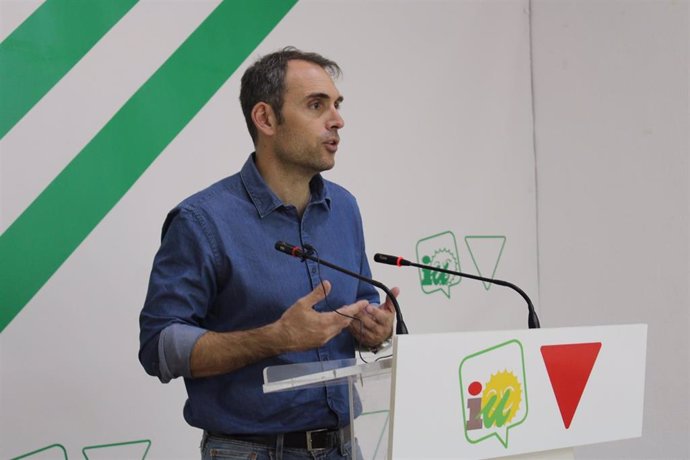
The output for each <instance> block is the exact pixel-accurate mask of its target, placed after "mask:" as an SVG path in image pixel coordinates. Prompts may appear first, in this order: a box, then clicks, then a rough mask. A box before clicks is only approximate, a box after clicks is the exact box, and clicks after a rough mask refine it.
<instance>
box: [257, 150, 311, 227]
mask: <svg viewBox="0 0 690 460" xmlns="http://www.w3.org/2000/svg"><path fill="white" fill-rule="evenodd" d="M255 158H256V169H258V171H259V174H261V177H263V179H264V181H265V182H266V185H268V188H270V189H271V191H272V192H273V193H275V194H276V196H277V197H278V198H280V200H281V201H282V202H283V203H285V204H288V205H293V206H294V207H295V208H297V213H298V214H299V215H300V216H301V215H302V214H303V213H304V210H305V209H306V207H307V204H308V203H309V199H310V197H311V190H310V187H309V183H310V182H311V179H312V178H313V177H314V176H313V175H311V176H310V175H308V174H305V173H300V172H299V171H294V170H290V169H288V168H285V167H283V166H282V165H281V164H280V163H279V162H278V161H276V159H275V158H274V157H271V156H268V155H261V154H259V153H258V152H257V154H256V157H255Z"/></svg>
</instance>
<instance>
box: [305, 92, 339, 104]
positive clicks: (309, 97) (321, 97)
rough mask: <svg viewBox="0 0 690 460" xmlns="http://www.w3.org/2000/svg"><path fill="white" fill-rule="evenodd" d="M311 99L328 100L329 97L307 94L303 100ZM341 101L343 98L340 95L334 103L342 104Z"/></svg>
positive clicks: (326, 95)
mask: <svg viewBox="0 0 690 460" xmlns="http://www.w3.org/2000/svg"><path fill="white" fill-rule="evenodd" d="M312 98H317V99H327V100H330V99H331V96H329V95H328V94H326V93H311V94H308V95H307V97H306V98H305V99H312ZM343 100H345V98H344V97H343V96H342V95H341V96H338V98H337V99H336V100H335V102H338V103H342V102H343Z"/></svg>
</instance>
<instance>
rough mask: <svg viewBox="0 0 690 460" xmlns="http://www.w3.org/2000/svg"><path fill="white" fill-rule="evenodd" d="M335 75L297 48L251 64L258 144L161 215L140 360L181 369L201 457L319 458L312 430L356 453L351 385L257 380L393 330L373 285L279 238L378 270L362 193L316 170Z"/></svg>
mask: <svg viewBox="0 0 690 460" xmlns="http://www.w3.org/2000/svg"><path fill="white" fill-rule="evenodd" d="M339 73H340V69H339V67H338V65H337V64H336V63H335V62H333V61H330V60H328V59H326V58H324V57H323V56H320V55H318V54H316V53H304V52H301V51H299V50H297V49H295V48H285V49H283V50H281V51H279V52H276V53H273V54H270V55H268V56H265V57H264V58H262V59H260V60H258V61H257V62H256V63H254V65H253V66H251V67H250V68H249V69H247V71H246V72H245V74H244V76H243V77H242V88H241V92H240V101H241V105H242V110H243V112H244V115H245V119H246V122H247V127H248V129H249V132H250V134H251V136H252V139H253V141H254V146H255V153H253V154H252V155H250V157H249V159H248V160H247V162H246V163H245V165H244V166H243V168H242V170H241V171H240V172H239V173H237V174H235V175H233V176H231V177H228V178H226V179H223V180H221V181H220V182H218V183H216V184H214V185H212V186H211V187H209V188H208V189H206V190H204V191H201V192H199V193H197V194H196V195H193V196H192V197H190V198H188V199H186V200H185V201H183V202H182V203H181V204H180V205H178V206H177V207H176V208H175V209H173V210H172V211H171V212H170V214H169V215H168V217H167V219H166V222H165V224H164V225H163V237H162V242H161V247H160V249H159V251H158V253H157V255H156V258H155V260H154V264H153V269H152V272H151V279H150V283H149V291H148V295H147V298H146V302H145V304H144V308H143V310H142V313H141V317H140V325H141V334H140V345H141V348H140V352H139V359H140V361H141V363H142V365H143V366H144V368H145V369H146V371H147V372H148V373H149V374H151V375H155V376H158V377H159V379H160V380H161V381H163V382H168V381H170V380H171V379H173V378H176V377H184V379H185V384H186V387H187V393H188V400H187V402H186V404H185V408H184V416H185V419H186V420H187V422H188V423H190V424H191V425H193V426H196V427H199V428H201V429H203V430H204V438H203V441H202V456H203V458H211V456H212V455H213V454H214V452H218V451H219V450H222V451H223V452H224V453H225V454H227V455H230V452H235V454H233V455H236V457H234V456H228V457H223V458H269V455H270V456H271V458H280V457H281V456H284V457H283V458H312V456H311V454H312V453H313V452H309V451H308V450H307V443H308V441H309V443H310V444H311V445H312V449H316V450H319V452H318V454H319V455H320V457H319V458H329V459H330V458H334V459H335V458H338V459H340V458H349V455H350V448H351V446H350V445H349V443H348V442H347V440H348V439H349V432H350V431H349V409H348V400H347V392H346V388H343V387H342V386H335V387H325V388H317V389H308V390H301V391H295V392H286V393H279V394H263V392H262V389H261V385H262V383H263V377H262V372H263V369H264V368H265V367H267V366H275V365H283V364H292V363H299V362H313V361H326V360H337V359H345V358H352V357H353V356H354V348H355V340H357V341H358V342H359V343H360V344H362V345H365V346H376V345H378V344H380V343H381V342H383V341H384V340H386V339H387V338H389V337H390V335H391V334H392V326H393V322H394V310H393V306H392V303H391V300H390V299H386V302H385V303H384V304H383V305H381V306H376V305H374V304H375V303H377V302H378V294H377V293H376V291H375V290H374V289H373V288H372V287H371V286H369V285H367V284H365V283H360V282H359V281H357V280H356V279H354V278H351V277H347V276H345V275H342V274H340V273H338V272H335V271H332V270H329V269H327V268H323V269H320V267H318V266H317V265H316V264H315V263H313V262H311V261H306V262H305V263H300V261H299V260H297V259H294V258H291V257H288V256H286V255H284V254H281V253H279V252H277V251H276V250H275V249H274V244H275V242H276V241H278V240H284V241H289V242H297V243H298V244H301V245H302V246H307V245H311V246H313V247H314V248H315V250H316V251H318V255H319V257H322V258H323V259H326V260H331V261H333V262H336V263H338V264H340V265H342V266H344V267H346V268H348V269H350V270H352V271H355V272H358V273H361V274H363V275H365V276H370V269H369V265H368V262H367V259H366V255H365V252H364V237H363V231H362V223H361V218H360V214H359V210H358V208H357V204H356V202H355V199H354V197H352V195H350V194H349V193H348V192H347V191H346V190H345V189H343V188H341V187H339V186H338V185H336V184H333V183H332V182H329V181H326V180H325V179H323V178H322V177H321V175H320V173H321V172H322V171H326V170H329V169H331V168H333V166H334V165H335V154H336V152H337V150H338V144H339V141H340V137H339V131H340V129H342V128H343V126H344V121H343V119H342V117H341V116H340V113H339V107H340V104H341V102H342V101H343V97H342V95H341V94H340V92H339V91H338V89H337V88H336V87H335V84H334V82H333V79H332V77H335V76H337V75H339ZM321 274H323V275H324V277H325V278H328V281H326V280H322V279H321ZM393 294H394V295H396V296H397V294H398V290H397V289H394V290H393ZM335 307H339V308H337V311H335ZM292 456H294V457H292Z"/></svg>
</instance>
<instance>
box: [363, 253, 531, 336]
mask: <svg viewBox="0 0 690 460" xmlns="http://www.w3.org/2000/svg"><path fill="white" fill-rule="evenodd" d="M374 260H375V261H376V262H380V263H384V264H388V265H397V266H403V265H409V266H411V267H417V268H423V269H427V270H432V271H436V272H441V273H448V274H449V275H456V276H460V277H464V278H470V279H473V280H478V281H485V282H487V283H493V284H498V285H499V286H504V287H508V288H510V289H512V290H514V291H515V292H517V293H518V294H520V296H522V298H523V299H525V302H527V309H528V316H527V324H528V326H529V328H530V329H539V328H540V327H541V325H540V324H539V317H538V316H537V313H536V311H535V310H534V304H533V303H532V299H530V298H529V296H528V295H527V293H525V291H523V290H522V289H520V288H519V287H518V286H516V285H515V284H513V283H510V282H508V281H503V280H499V279H493V278H485V277H483V276H477V275H470V274H468V273H462V272H456V271H452V270H447V269H445V268H441V267H434V266H431V265H423V264H418V263H415V262H411V261H409V260H407V259H403V258H402V257H394V256H389V255H386V254H376V255H375V256H374Z"/></svg>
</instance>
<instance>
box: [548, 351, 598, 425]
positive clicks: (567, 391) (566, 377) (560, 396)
mask: <svg viewBox="0 0 690 460" xmlns="http://www.w3.org/2000/svg"><path fill="white" fill-rule="evenodd" d="M600 349H601V342H594V343H572V344H566V345H544V346H542V347H541V356H542V358H544V364H545V365H546V372H548V374H549V380H551V388H553V394H554V395H555V396H556V402H557V403H558V409H559V410H560V411H561V418H562V419H563V424H564V425H565V428H566V429H568V428H570V422H572V420H573V417H574V416H575V411H576V410H577V406H578V404H580V398H581V397H582V393H583V392H584V391H585V386H587V380H589V375H590V374H591V373H592V368H593V367H594V362H595V361H596V360H597V356H598V355H599V350H600Z"/></svg>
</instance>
